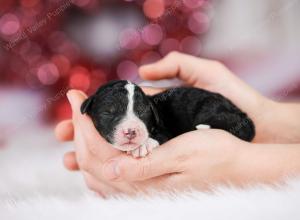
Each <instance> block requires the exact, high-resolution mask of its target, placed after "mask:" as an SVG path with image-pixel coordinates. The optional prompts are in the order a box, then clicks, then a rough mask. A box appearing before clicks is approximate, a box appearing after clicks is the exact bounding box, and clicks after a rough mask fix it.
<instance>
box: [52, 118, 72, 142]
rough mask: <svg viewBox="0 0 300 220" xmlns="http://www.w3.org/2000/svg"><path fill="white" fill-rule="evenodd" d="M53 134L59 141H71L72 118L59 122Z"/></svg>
mask: <svg viewBox="0 0 300 220" xmlns="http://www.w3.org/2000/svg"><path fill="white" fill-rule="evenodd" d="M55 136H56V138H57V139H58V140H59V141H72V140H73V138H74V127H73V123H72V120H65V121H62V122H60V123H59V124H58V125H57V126H56V128H55Z"/></svg>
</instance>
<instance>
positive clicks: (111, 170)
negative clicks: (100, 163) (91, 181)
mask: <svg viewBox="0 0 300 220" xmlns="http://www.w3.org/2000/svg"><path fill="white" fill-rule="evenodd" d="M104 175H105V176H106V178H108V179H110V180H113V179H116V178H118V177H119V176H120V168H119V165H118V161H116V160H112V161H110V162H108V163H107V164H106V165H104Z"/></svg>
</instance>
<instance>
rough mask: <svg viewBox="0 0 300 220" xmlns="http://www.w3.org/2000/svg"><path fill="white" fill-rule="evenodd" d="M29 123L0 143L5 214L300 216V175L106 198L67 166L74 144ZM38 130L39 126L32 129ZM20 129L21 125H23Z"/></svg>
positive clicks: (1, 213)
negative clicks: (283, 181) (282, 182)
mask: <svg viewBox="0 0 300 220" xmlns="http://www.w3.org/2000/svg"><path fill="white" fill-rule="evenodd" d="M33 129H34V130H32V129H30V128H28V129H26V131H24V130H23V131H22V132H23V134H21V133H19V134H16V135H15V136H14V137H11V138H10V140H8V143H7V147H6V148H4V149H0V219H1V220H10V219H30V220H34V219H38V220H40V219H51V220H53V219H72V220H76V219H131V220H134V219H151V220H153V219H172V220H173V219H231V220H233V219H245V220H247V219H264V220H266V219H270V220H276V219H300V208H299V206H300V181H299V180H294V181H291V182H290V183H289V184H288V185H287V186H284V187H280V188H278V189H272V188H269V187H266V186H261V187H254V188H252V189H248V190H244V191H243V190H237V189H225V188H224V189H219V190H218V191H217V192H216V193H214V194H205V193H200V192H191V193H189V194H185V195H178V196H165V197H154V198H139V199H128V198H120V199H109V200H102V199H101V198H99V197H97V196H95V195H94V194H93V193H91V192H88V190H86V188H85V186H84V183H83V180H82V178H81V175H80V174H79V173H70V172H68V171H66V170H65V169H64V168H63V166H62V159H61V158H62V155H63V152H64V151H66V150H67V149H70V147H71V145H61V144H58V143H57V142H56V141H55V140H54V137H53V134H52V131H50V129H40V128H38V129H37V128H33ZM33 131H34V132H33ZM19 132H21V131H19Z"/></svg>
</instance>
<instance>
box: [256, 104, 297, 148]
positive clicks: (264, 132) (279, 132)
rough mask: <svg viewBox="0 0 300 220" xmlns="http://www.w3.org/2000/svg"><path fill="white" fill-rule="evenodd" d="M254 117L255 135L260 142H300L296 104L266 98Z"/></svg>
mask: <svg viewBox="0 0 300 220" xmlns="http://www.w3.org/2000/svg"><path fill="white" fill-rule="evenodd" d="M261 109H262V110H261V111H262V112H263V113H262V114H261V115H258V117H257V118H256V122H257V123H255V124H256V130H257V132H256V137H255V139H254V142H257V143H258V142H260V143H287V144H292V143H300V120H299V115H300V107H299V105H297V104H286V103H279V102H275V101H272V100H266V101H265V104H264V105H263V107H262V108H261Z"/></svg>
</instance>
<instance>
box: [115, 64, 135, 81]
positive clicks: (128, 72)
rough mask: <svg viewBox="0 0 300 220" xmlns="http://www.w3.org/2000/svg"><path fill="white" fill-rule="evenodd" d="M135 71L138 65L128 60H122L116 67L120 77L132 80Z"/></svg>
mask: <svg viewBox="0 0 300 220" xmlns="http://www.w3.org/2000/svg"><path fill="white" fill-rule="evenodd" d="M137 72H138V66H137V65H136V64H135V63H134V62H132V61H130V60H125V61H122V62H121V63H119V65H118V67H117V74H118V76H119V78H120V79H125V80H132V81H133V80H135V79H136V78H137Z"/></svg>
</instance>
